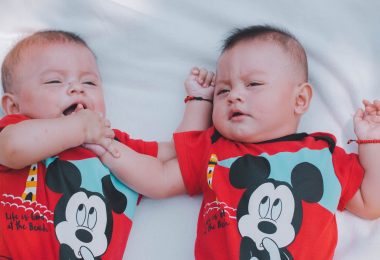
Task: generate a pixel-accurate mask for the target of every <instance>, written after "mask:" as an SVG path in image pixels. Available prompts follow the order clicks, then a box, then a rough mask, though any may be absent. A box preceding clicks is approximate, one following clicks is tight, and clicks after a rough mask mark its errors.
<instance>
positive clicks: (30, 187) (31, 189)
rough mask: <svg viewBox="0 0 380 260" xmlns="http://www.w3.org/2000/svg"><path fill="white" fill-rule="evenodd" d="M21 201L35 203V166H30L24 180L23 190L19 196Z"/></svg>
mask: <svg viewBox="0 0 380 260" xmlns="http://www.w3.org/2000/svg"><path fill="white" fill-rule="evenodd" d="M21 197H22V199H23V200H30V201H36V198H37V164H36V163H35V164H32V165H31V166H30V169H29V175H28V178H27V179H26V183H25V190H24V192H23V193H22V195H21Z"/></svg>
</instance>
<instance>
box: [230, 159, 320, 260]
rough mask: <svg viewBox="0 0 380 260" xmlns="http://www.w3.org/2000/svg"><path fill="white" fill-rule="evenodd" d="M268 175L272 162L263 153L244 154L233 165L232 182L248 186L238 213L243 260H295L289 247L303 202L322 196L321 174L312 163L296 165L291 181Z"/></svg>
mask: <svg viewBox="0 0 380 260" xmlns="http://www.w3.org/2000/svg"><path fill="white" fill-rule="evenodd" d="M269 175H270V163H269V161H268V160H267V159H266V158H264V157H261V156H252V155H244V156H242V157H240V158H239V159H237V160H236V161H235V162H234V163H233V164H232V165H231V168H230V174H229V177H230V182H231V184H232V185H233V186H234V187H235V188H238V189H245V191H244V193H243V195H242V197H241V199H240V201H239V205H238V208H237V212H236V215H237V222H238V228H239V232H240V234H241V236H242V240H241V242H240V259H251V258H252V257H256V258H257V259H293V256H292V255H291V254H290V252H289V251H288V250H287V248H286V247H287V246H288V245H290V244H291V243H292V242H293V241H294V239H295V238H296V236H297V233H298V231H299V229H300V227H301V225H302V215H303V212H302V201H305V202H308V203H315V202H318V201H319V200H320V199H321V198H322V195H323V179H322V174H321V172H320V171H319V169H318V168H317V167H316V166H314V165H313V164H311V163H308V162H303V163H299V164H297V165H295V167H294V168H293V170H292V172H291V174H290V175H291V184H289V183H287V182H284V181H278V180H274V179H271V178H269Z"/></svg>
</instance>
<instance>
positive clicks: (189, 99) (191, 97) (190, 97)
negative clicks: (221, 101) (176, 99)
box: [184, 96, 212, 104]
mask: <svg viewBox="0 0 380 260" xmlns="http://www.w3.org/2000/svg"><path fill="white" fill-rule="evenodd" d="M191 100H198V101H208V102H210V103H211V104H212V99H207V98H203V97H194V96H187V97H185V100H184V102H185V103H187V102H189V101H191Z"/></svg>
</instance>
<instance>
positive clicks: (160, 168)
mask: <svg viewBox="0 0 380 260" xmlns="http://www.w3.org/2000/svg"><path fill="white" fill-rule="evenodd" d="M114 144H115V148H116V149H117V150H118V151H119V153H120V156H119V157H118V158H115V157H113V156H112V155H111V154H110V153H108V152H107V153H104V154H103V155H102V156H100V159H101V160H102V162H103V163H104V164H105V165H107V167H108V168H109V169H110V171H111V172H112V173H113V174H115V176H116V177H117V178H118V179H119V180H120V181H122V182H123V183H125V184H126V185H128V186H129V187H130V188H132V189H133V190H135V191H137V192H138V193H140V194H142V195H144V196H147V197H150V198H156V199H158V198H165V197H171V196H174V195H179V194H184V193H185V192H186V189H185V185H184V183H183V180H182V175H181V172H180V168H179V165H178V160H177V158H176V157H175V158H173V159H170V160H167V161H161V160H159V159H158V158H155V157H152V156H149V155H145V154H140V153H137V152H136V151H134V150H132V149H131V148H129V147H128V146H126V145H124V144H122V143H119V142H117V141H115V142H114Z"/></svg>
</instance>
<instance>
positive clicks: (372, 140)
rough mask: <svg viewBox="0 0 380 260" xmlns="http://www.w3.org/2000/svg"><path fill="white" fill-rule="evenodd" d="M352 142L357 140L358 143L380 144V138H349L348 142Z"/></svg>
mask: <svg viewBox="0 0 380 260" xmlns="http://www.w3.org/2000/svg"><path fill="white" fill-rule="evenodd" d="M352 142H355V143H357V144H380V139H371V140H354V139H350V140H348V142H347V144H350V143H352Z"/></svg>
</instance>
